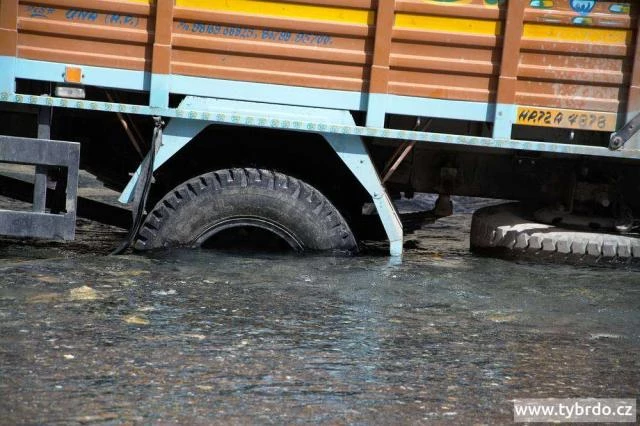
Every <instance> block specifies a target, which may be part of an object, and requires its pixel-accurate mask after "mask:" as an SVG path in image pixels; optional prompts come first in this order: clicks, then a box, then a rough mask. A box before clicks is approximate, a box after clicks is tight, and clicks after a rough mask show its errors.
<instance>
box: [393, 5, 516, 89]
mask: <svg viewBox="0 0 640 426" xmlns="http://www.w3.org/2000/svg"><path fill="white" fill-rule="evenodd" d="M505 12H506V7H505V6H504V4H500V5H498V4H497V2H491V1H485V0H470V1H465V2H459V3H447V4H444V3H442V2H436V1H422V0H398V1H396V20H395V27H394V33H393V42H392V48H391V62H390V64H391V73H390V83H389V92H390V93H393V94H398V95H408V96H428V97H434V98H440V99H456V100H470V101H477V102H495V97H496V87H497V80H498V73H499V69H500V66H499V63H500V54H501V52H502V32H503V28H504V17H505Z"/></svg>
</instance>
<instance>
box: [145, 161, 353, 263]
mask: <svg viewBox="0 0 640 426" xmlns="http://www.w3.org/2000/svg"><path fill="white" fill-rule="evenodd" d="M240 226H242V227H246V226H249V227H251V226H255V227H259V228H262V229H267V230H269V231H271V232H274V233H275V234H277V235H279V236H280V237H282V238H283V239H284V240H285V241H287V242H288V243H289V245H291V247H292V248H294V249H295V250H297V251H325V250H336V251H344V252H350V253H353V252H356V251H357V243H356V240H355V238H354V236H353V233H352V232H351V229H350V228H349V226H348V224H347V223H346V221H345V220H344V218H343V217H342V215H341V214H340V212H338V210H337V209H336V208H335V207H334V206H333V205H332V204H331V202H330V201H329V200H327V199H326V198H325V197H324V195H322V194H321V193H320V192H319V191H318V190H316V189H315V188H313V187H312V186H311V185H309V184H306V183H304V182H302V181H300V180H298V179H295V178H292V177H290V176H286V175H284V174H281V173H275V172H271V171H267V170H259V169H249V168H247V169H229V170H218V171H215V172H210V173H206V174H204V175H201V176H199V177H196V178H194V179H191V180H189V181H188V182H185V183H183V184H181V185H179V186H178V187H177V188H175V189H174V190H173V191H171V192H169V193H168V194H167V195H166V196H165V197H164V198H163V199H162V200H160V201H159V202H158V203H157V204H156V206H155V207H154V209H153V210H152V211H151V212H150V213H149V215H148V216H147V217H146V220H145V223H144V224H143V226H142V228H141V230H140V233H139V235H138V238H137V241H136V243H135V246H134V248H135V249H137V250H152V249H158V248H165V247H176V246H191V247H197V246H200V245H202V243H204V242H205V241H206V240H207V239H208V238H210V237H211V236H213V235H215V234H216V233H218V232H220V231H222V230H225V229H229V228H232V227H240Z"/></svg>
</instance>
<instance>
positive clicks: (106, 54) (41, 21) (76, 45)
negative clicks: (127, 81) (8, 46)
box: [18, 0, 153, 71]
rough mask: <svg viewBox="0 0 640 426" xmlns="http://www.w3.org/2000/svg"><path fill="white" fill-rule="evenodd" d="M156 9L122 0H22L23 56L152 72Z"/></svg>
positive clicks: (20, 45)
mask: <svg viewBox="0 0 640 426" xmlns="http://www.w3.org/2000/svg"><path fill="white" fill-rule="evenodd" d="M79 4H81V5H82V6H81V7H78V5H79ZM152 10H153V8H152V7H151V6H149V5H148V4H143V3H139V2H126V1H118V0H112V1H107V0H86V1H83V2H82V3H80V2H72V1H68V0H57V1H56V0H39V1H38V2H37V3H36V2H30V1H20V2H19V10H18V14H19V15H18V57H21V58H26V59H34V60H44V61H52V62H63V63H73V64H79V65H92V66H102V67H114V68H124V69H132V70H141V71H142V70H146V71H150V66H151V44H152V42H153V22H152V19H150V14H151V13H152Z"/></svg>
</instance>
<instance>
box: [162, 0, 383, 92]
mask: <svg viewBox="0 0 640 426" xmlns="http://www.w3.org/2000/svg"><path fill="white" fill-rule="evenodd" d="M257 3H260V4H262V3H264V5H263V7H262V8H255V9H253V3H248V2H244V1H238V2H236V3H234V2H230V3H225V4H224V5H222V4H217V3H216V4H214V3H212V4H210V5H208V6H206V7H202V8H199V9H198V8H195V7H194V6H197V5H198V3H197V1H196V0H178V1H177V3H176V5H177V6H176V8H175V12H174V22H173V34H174V37H173V46H172V62H171V63H172V72H173V73H174V74H180V75H189V76H202V77H210V78H218V79H228V80H246V81H252V82H259V83H273V84H287V85H293V86H306V87H314V88H327V89H337V90H352V91H367V90H368V84H369V78H370V68H371V64H372V60H373V59H372V58H373V47H374V46H373V45H374V35H375V34H374V31H375V19H374V18H375V15H376V14H375V7H377V2H374V1H358V2H353V1H347V0H333V1H329V0H326V1H322V2H320V3H317V2H307V1H305V2H285V1H266V2H256V4H257ZM276 6H277V7H276ZM294 12H299V14H298V15H296V16H290V15H292V14H293V13H294Z"/></svg>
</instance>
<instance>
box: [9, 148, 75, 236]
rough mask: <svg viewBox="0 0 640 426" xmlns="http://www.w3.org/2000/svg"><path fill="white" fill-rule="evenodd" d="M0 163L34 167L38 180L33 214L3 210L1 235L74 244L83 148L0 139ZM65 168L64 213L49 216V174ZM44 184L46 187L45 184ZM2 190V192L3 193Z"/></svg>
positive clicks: (35, 187) (35, 188)
mask: <svg viewBox="0 0 640 426" xmlns="http://www.w3.org/2000/svg"><path fill="white" fill-rule="evenodd" d="M0 162H4V163H16V164H32V165H36V166H37V171H38V176H37V177H36V185H35V186H34V203H33V206H34V209H33V210H34V211H32V212H27V211H7V210H0V235H6V236H12V237H29V238H45V239H61V240H73V238H74V236H75V228H76V197H77V194H78V168H79V164H80V144H78V143H74V142H63V141H52V140H48V139H31V138H19V137H13V136H0ZM49 167H64V168H66V172H67V173H66V177H67V179H66V180H67V183H66V198H65V206H64V210H65V212H62V213H60V214H52V213H46V211H45V204H46V191H47V185H46V170H45V169H47V168H49ZM43 181H44V184H42V182H43ZM1 192H2V188H0V193H1Z"/></svg>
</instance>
